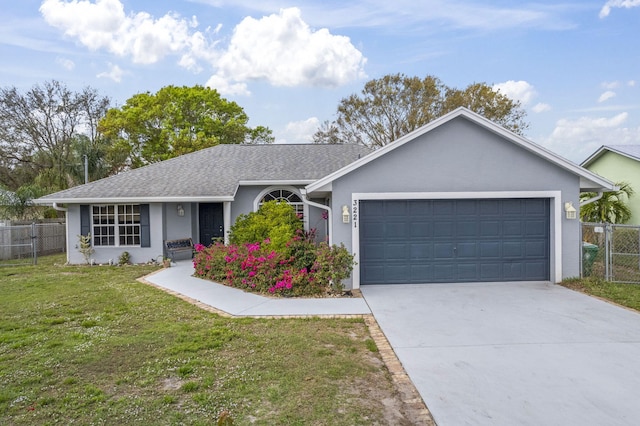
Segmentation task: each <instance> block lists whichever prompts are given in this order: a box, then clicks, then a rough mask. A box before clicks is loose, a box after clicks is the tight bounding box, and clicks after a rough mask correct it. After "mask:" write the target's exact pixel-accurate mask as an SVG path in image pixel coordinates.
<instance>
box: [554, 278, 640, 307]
mask: <svg viewBox="0 0 640 426" xmlns="http://www.w3.org/2000/svg"><path fill="white" fill-rule="evenodd" d="M561 284H562V285H563V286H565V287H568V288H570V289H572V290H577V291H581V292H583V293H587V294H591V295H593V296H598V297H602V298H603V299H607V300H610V301H612V302H614V303H617V304H619V305H622V306H626V307H628V308H631V309H635V310H637V311H640V285H638V284H624V283H612V282H608V281H605V280H603V279H602V278H596V277H589V278H582V279H580V278H572V279H567V280H564V281H563V282H562V283H561Z"/></svg>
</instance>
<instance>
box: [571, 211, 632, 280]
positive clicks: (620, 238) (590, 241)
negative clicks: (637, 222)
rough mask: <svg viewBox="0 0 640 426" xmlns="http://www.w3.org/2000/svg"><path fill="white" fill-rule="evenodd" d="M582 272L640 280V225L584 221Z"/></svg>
mask: <svg viewBox="0 0 640 426" xmlns="http://www.w3.org/2000/svg"><path fill="white" fill-rule="evenodd" d="M582 276H583V277H588V276H594V277H600V278H604V279H605V280H607V281H612V282H623V283H640V226H632V225H615V224H610V223H583V224H582Z"/></svg>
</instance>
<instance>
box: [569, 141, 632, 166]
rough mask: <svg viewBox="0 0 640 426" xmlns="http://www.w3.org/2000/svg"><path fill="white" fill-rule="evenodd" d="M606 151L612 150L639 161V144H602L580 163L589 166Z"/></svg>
mask: <svg viewBox="0 0 640 426" xmlns="http://www.w3.org/2000/svg"><path fill="white" fill-rule="evenodd" d="M607 152H613V153H616V154H619V155H622V156H623V157H627V158H630V159H632V160H636V161H640V145H602V146H601V147H600V148H598V150H597V151H596V152H594V153H593V154H591V155H590V156H589V158H587V159H586V160H584V161H583V162H582V164H580V165H581V166H582V167H589V166H590V165H591V164H593V163H594V162H595V161H597V160H598V159H599V158H600V157H602V156H603V155H604V154H606V153H607Z"/></svg>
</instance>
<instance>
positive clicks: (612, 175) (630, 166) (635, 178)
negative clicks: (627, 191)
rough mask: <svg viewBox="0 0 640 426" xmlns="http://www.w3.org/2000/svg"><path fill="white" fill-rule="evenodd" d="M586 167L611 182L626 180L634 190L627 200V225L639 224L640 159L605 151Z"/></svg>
mask: <svg viewBox="0 0 640 426" xmlns="http://www.w3.org/2000/svg"><path fill="white" fill-rule="evenodd" d="M587 169H589V170H591V171H592V172H595V173H597V174H599V175H600V176H602V177H604V178H607V179H609V180H610V181H613V182H627V183H629V185H630V186H631V188H632V189H633V190H634V191H635V192H636V194H635V195H633V196H632V197H631V198H630V199H629V200H628V205H629V208H630V209H631V220H629V222H627V224H629V225H640V161H637V160H633V159H631V158H629V157H625V156H624V155H620V154H618V153H615V152H611V151H607V152H605V153H604V154H603V155H601V156H600V157H599V158H598V159H597V160H595V161H594V162H593V163H591V164H590V165H589V166H588V167H587Z"/></svg>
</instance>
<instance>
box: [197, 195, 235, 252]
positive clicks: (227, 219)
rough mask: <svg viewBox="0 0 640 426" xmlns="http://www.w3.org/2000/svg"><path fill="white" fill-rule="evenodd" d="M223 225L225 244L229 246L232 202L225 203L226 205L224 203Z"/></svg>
mask: <svg viewBox="0 0 640 426" xmlns="http://www.w3.org/2000/svg"><path fill="white" fill-rule="evenodd" d="M198 223H199V221H198ZM222 223H223V226H224V243H225V244H229V231H230V230H231V202H230V201H225V202H224V203H222Z"/></svg>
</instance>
